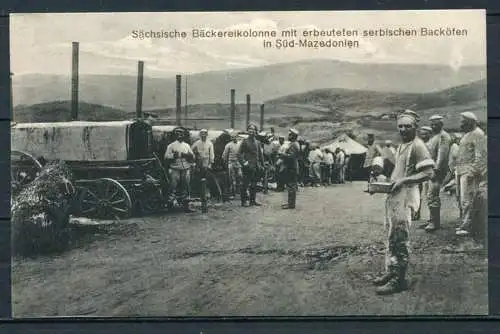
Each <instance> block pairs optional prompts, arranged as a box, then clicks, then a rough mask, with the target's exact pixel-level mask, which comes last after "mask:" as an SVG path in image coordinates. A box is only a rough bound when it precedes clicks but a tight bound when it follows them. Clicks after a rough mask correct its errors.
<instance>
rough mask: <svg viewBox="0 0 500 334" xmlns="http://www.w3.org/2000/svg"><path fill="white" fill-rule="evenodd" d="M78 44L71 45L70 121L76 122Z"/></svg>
mask: <svg viewBox="0 0 500 334" xmlns="http://www.w3.org/2000/svg"><path fill="white" fill-rule="evenodd" d="M79 45H80V43H78V42H73V43H72V49H73V52H72V62H71V120H72V121H76V120H78V52H79V51H78V50H79Z"/></svg>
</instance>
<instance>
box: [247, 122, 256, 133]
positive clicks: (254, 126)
mask: <svg viewBox="0 0 500 334" xmlns="http://www.w3.org/2000/svg"><path fill="white" fill-rule="evenodd" d="M249 129H254V130H255V131H257V125H256V124H254V123H250V124H248V126H247V130H249Z"/></svg>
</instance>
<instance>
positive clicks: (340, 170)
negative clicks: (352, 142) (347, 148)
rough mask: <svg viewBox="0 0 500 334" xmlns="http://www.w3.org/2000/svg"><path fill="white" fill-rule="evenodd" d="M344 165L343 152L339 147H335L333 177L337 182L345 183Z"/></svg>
mask: <svg viewBox="0 0 500 334" xmlns="http://www.w3.org/2000/svg"><path fill="white" fill-rule="evenodd" d="M344 165H345V153H344V151H343V150H342V149H341V148H340V147H337V149H336V150H335V177H336V179H337V182H338V183H345V177H344V171H345V169H344Z"/></svg>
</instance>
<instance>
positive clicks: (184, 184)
mask: <svg viewBox="0 0 500 334" xmlns="http://www.w3.org/2000/svg"><path fill="white" fill-rule="evenodd" d="M169 174H170V191H169V193H170V200H171V201H173V200H175V199H176V195H177V191H179V192H180V199H181V200H182V201H188V200H189V195H190V193H191V189H190V183H191V171H190V170H189V169H172V168H171V169H169Z"/></svg>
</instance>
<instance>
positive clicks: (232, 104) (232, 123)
mask: <svg viewBox="0 0 500 334" xmlns="http://www.w3.org/2000/svg"><path fill="white" fill-rule="evenodd" d="M235 94H236V91H235V90H234V89H231V129H234V117H235V113H236V105H235V102H234V100H235Z"/></svg>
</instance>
